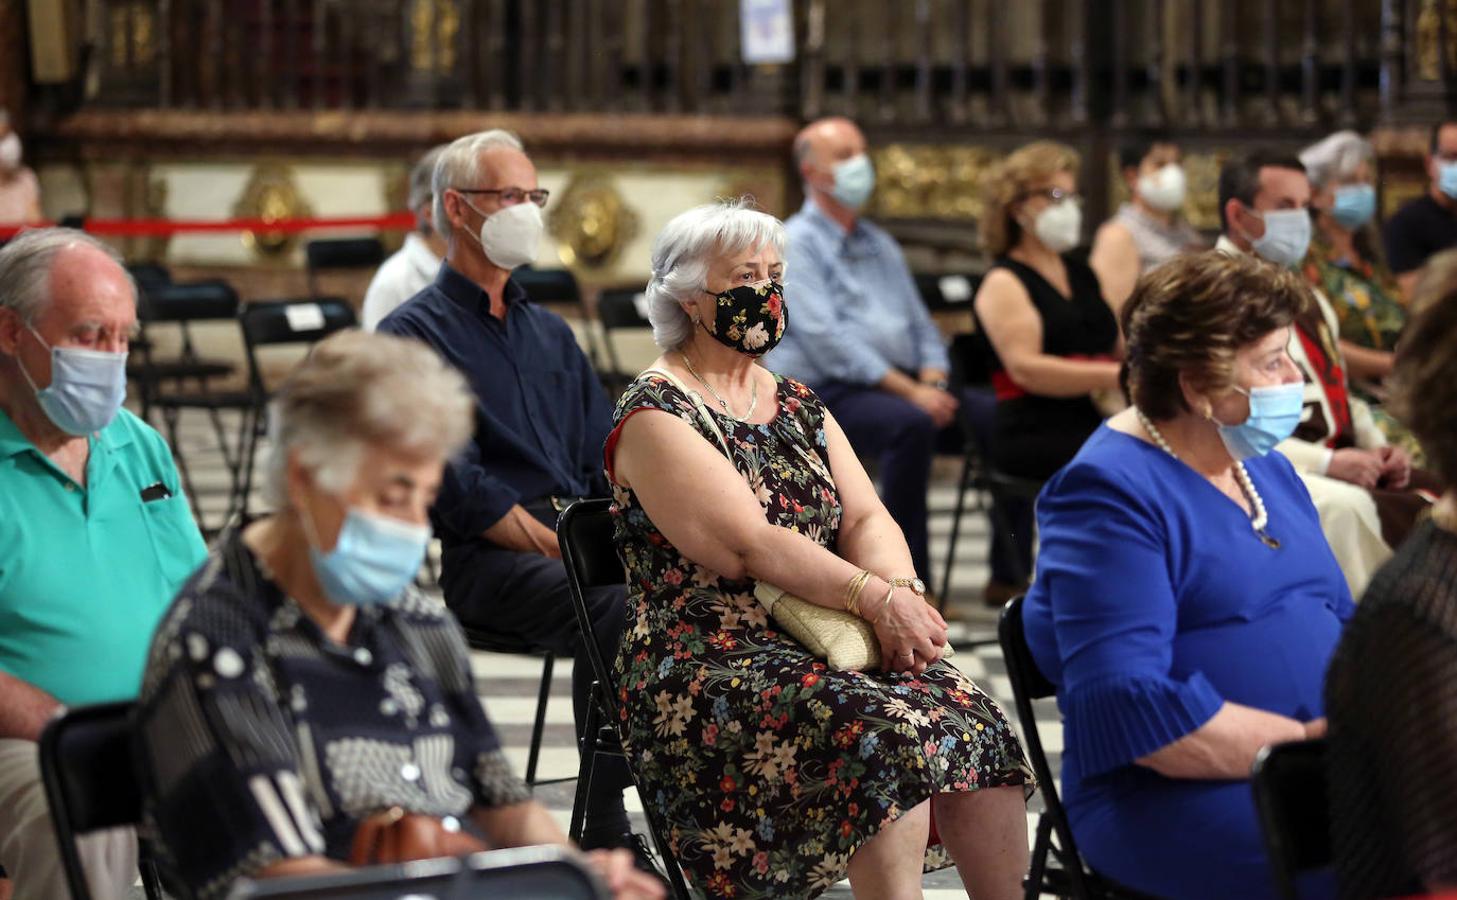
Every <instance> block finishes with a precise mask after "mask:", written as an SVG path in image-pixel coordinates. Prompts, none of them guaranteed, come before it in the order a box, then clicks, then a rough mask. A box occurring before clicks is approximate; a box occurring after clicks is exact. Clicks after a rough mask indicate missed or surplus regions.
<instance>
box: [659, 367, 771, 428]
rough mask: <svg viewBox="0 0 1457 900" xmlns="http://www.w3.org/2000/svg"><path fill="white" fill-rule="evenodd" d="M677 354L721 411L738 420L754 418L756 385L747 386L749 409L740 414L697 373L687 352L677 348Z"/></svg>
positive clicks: (757, 398) (756, 398) (757, 401)
mask: <svg viewBox="0 0 1457 900" xmlns="http://www.w3.org/2000/svg"><path fill="white" fill-rule="evenodd" d="M678 355H679V356H681V357H682V358H683V365H685V366H687V367H688V371H689V373H691V374H692V375H693V377H694V378H696V379H698V383H699V384H701V385H703V386H704V387H706V388H708V392H709V393H710V394H712V395H713V399H715V400H717V401H718V405H719V406H721V407H723V411H724V412H725V413H726V414H728V415H730V416H732V417H733V418H735V419H739V420H740V421H742V420H744V419H752V418H754V410H755V408H757V407H758V405H759V391H758V389H757V388H756V387H754V386H753V385H752V384H751V385H750V386H749V392H750V393H749V411H748V412H746V413H744V414H743V415H742V416H740V415H739V414H738V413H736V412H734V411H733V409H732V408H730V407H729V405H728V401H727V400H725V399H724V398H723V397H721V396H719V393H718V391H715V390H714V389H713V385H711V384H709V383H708V382H707V381H704V380H703V376H702V375H699V374H698V370H697V369H695V368H693V363H692V362H690V361H689V360H688V354H686V353H684V352H683V351H682V350H679V351H678Z"/></svg>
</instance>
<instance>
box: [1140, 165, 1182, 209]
mask: <svg viewBox="0 0 1457 900" xmlns="http://www.w3.org/2000/svg"><path fill="white" fill-rule="evenodd" d="M1188 189H1189V181H1188V179H1187V178H1186V177H1185V176H1184V167H1183V166H1181V165H1179V164H1178V163H1169V164H1168V165H1166V166H1164V167H1163V168H1161V169H1159V170H1158V171H1157V172H1153V173H1151V174H1148V175H1143V176H1141V177H1139V179H1138V196H1140V197H1142V198H1143V202H1144V203H1147V204H1148V205H1149V206H1152V207H1153V208H1154V209H1156V210H1158V211H1159V212H1173V211H1174V210H1176V209H1178V208H1179V207H1181V206H1183V205H1184V195H1185V194H1186V193H1187V192H1188Z"/></svg>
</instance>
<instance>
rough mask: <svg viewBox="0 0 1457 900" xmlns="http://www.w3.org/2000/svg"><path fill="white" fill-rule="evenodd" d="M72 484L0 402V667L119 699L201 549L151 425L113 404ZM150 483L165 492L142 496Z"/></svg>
mask: <svg viewBox="0 0 1457 900" xmlns="http://www.w3.org/2000/svg"><path fill="white" fill-rule="evenodd" d="M87 440H88V441H89V442H90V445H91V454H90V458H89V459H88V460H87V462H86V486H85V487H82V486H81V485H78V484H76V482H74V481H72V480H71V479H70V477H69V476H67V475H66V474H65V473H64V472H62V471H61V470H60V469H59V468H57V467H56V465H55V463H53V462H51V461H50V459H48V458H47V457H46V456H45V455H44V454H43V453H41V452H40V451H39V450H38V449H36V447H35V445H34V444H32V443H31V442H30V441H29V440H27V439H26V438H25V436H24V435H22V434H21V433H20V429H18V428H16V427H15V423H14V422H12V421H11V420H10V417H9V416H7V415H5V413H3V412H0V670H3V671H4V672H7V673H9V674H10V675H13V676H15V677H17V678H20V679H23V680H25V681H27V682H29V683H31V684H33V685H35V686H36V687H39V688H41V689H43V690H45V691H48V692H49V693H51V694H52V695H53V696H55V697H56V698H57V699H58V700H60V701H61V702H62V703H65V704H67V705H74V704H81V703H99V702H102V701H106V700H129V699H132V698H134V697H135V696H136V695H137V690H138V689H139V688H140V687H141V683H142V666H143V665H144V664H145V662H146V659H147V648H148V647H149V645H150V644H151V641H152V632H153V631H154V630H155V629H156V627H157V622H158V621H159V620H160V619H161V617H162V613H163V612H165V611H166V610H167V608H168V607H169V606H170V605H171V603H172V598H173V597H174V596H176V594H177V590H178V588H180V587H181V586H182V582H183V581H185V580H186V579H187V577H188V576H189V575H191V574H192V572H193V570H194V569H196V568H197V567H198V566H199V565H201V564H202V561H203V559H204V558H205V557H206V555H207V549H206V548H205V547H204V546H203V543H202V536H201V535H200V534H199V533H198V531H197V525H196V523H194V522H193V520H192V511H191V510H190V509H189V508H188V506H187V499H186V498H185V497H183V496H182V488H181V486H180V484H179V483H178V479H177V468H176V466H175V465H173V463H172V453H171V451H170V450H168V448H167V443H166V442H165V441H164V440H162V436H161V435H159V434H157V432H156V431H154V430H153V429H152V428H151V427H149V426H148V425H147V424H146V423H144V422H143V421H142V420H141V419H138V418H137V417H136V416H134V415H132V414H131V413H129V412H127V411H126V410H122V411H121V412H120V413H118V414H117V416H116V418H115V419H114V420H112V423H111V424H110V425H108V426H106V428H105V429H103V430H102V431H101V432H99V433H97V434H95V435H92V436H91V437H90V438H88V439H87ZM157 482H161V483H162V484H164V485H166V486H167V488H168V490H170V491H171V492H172V496H171V497H169V498H167V499H162V500H151V501H145V502H144V501H143V500H142V496H141V495H142V491H143V490H144V489H145V488H147V487H149V486H151V485H154V484H156V483H157Z"/></svg>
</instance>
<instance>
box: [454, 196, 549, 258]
mask: <svg viewBox="0 0 1457 900" xmlns="http://www.w3.org/2000/svg"><path fill="white" fill-rule="evenodd" d="M466 205H467V206H470V203H469V201H467V202H466ZM470 208H471V209H475V211H476V212H478V213H479V212H480V210H478V209H476V208H475V207H474V206H471V207H470ZM482 215H484V213H482ZM545 230H546V224H545V223H544V222H542V220H541V207H539V206H537V205H536V204H535V203H531V202H530V201H527V202H523V203H517V204H514V205H512V206H506V207H502V208H501V209H498V210H496V211H495V212H494V213H491V214H490V215H489V216H486V218H485V221H483V222H481V231H480V235H479V236H476V235H472V237H475V238H476V240H477V241H479V242H480V245H481V249H482V250H484V251H485V254H486V259H489V260H490V261H491V262H492V263H494V264H496V265H498V266H500V267H501V268H503V269H514V268H516V267H517V266H524V265H526V264H527V263H529V262H531V261H532V260H534V259H536V252H537V250H539V249H540V248H541V233H542V232H543V231H545ZM466 233H467V234H469V233H470V232H466Z"/></svg>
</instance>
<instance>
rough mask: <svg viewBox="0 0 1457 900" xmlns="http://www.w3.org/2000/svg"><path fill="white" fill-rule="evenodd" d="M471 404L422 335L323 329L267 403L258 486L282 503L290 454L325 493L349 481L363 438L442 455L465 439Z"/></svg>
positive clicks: (339, 491) (375, 443)
mask: <svg viewBox="0 0 1457 900" xmlns="http://www.w3.org/2000/svg"><path fill="white" fill-rule="evenodd" d="M474 409H475V402H474V400H473V399H472V396H471V393H470V389H469V388H468V387H467V386H466V382H465V379H464V378H463V377H462V376H461V374H460V373H459V372H457V371H456V370H455V369H453V368H451V367H450V366H449V365H448V364H446V363H445V361H444V360H442V359H441V358H440V357H439V356H438V355H437V354H436V353H435V351H434V350H432V349H431V348H430V347H429V346H428V345H427V344H423V343H421V342H419V341H416V340H414V339H412V338H403V337H397V336H395V335H389V334H376V333H371V332H363V331H354V330H350V331H343V332H340V333H338V334H335V335H332V336H330V337H328V338H325V339H324V340H322V341H320V342H319V343H318V344H317V345H315V347H314V349H313V350H312V351H311V352H310V353H309V355H308V357H306V358H305V359H304V361H303V362H301V363H300V364H299V366H298V368H296V369H295V370H294V371H293V373H292V374H291V375H289V377H288V380H287V381H286V382H285V383H284V384H283V386H282V387H281V388H280V389H279V391H278V394H277V395H276V396H275V398H274V400H273V402H272V404H271V405H270V409H269V413H270V415H269V425H270V432H271V437H272V440H273V455H272V457H271V458H270V459H269V465H268V478H267V481H266V482H265V484H264V491H265V493H266V494H267V498H268V500H269V502H270V503H272V504H273V505H274V506H275V507H276V508H280V509H281V508H283V507H285V506H287V504H288V491H287V479H288V458H289V455H290V454H297V455H298V460H299V462H300V463H301V464H302V465H303V467H304V468H305V469H306V470H308V471H309V472H311V473H313V476H314V479H315V480H316V481H317V482H318V484H319V486H320V487H322V488H323V489H324V490H325V491H328V492H330V493H333V494H342V493H344V492H345V491H347V490H348V489H349V486H350V484H351V483H353V481H354V478H355V476H356V475H357V474H358V472H359V463H360V460H361V459H362V457H363V456H364V451H365V449H366V448H368V447H370V446H383V447H388V448H390V449H394V450H401V451H405V452H409V453H412V454H416V455H419V456H439V457H440V458H441V459H448V458H449V457H452V456H454V455H455V454H456V453H457V452H459V450H460V448H461V447H463V446H465V442H466V441H467V440H469V439H470V435H471V431H472V429H473V428H474V426H475V418H474Z"/></svg>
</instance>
